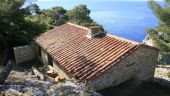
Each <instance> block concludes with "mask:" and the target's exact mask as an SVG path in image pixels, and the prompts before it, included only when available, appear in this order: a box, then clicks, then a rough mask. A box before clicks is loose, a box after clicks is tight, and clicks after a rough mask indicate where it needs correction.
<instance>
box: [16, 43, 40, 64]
mask: <svg viewBox="0 0 170 96" xmlns="http://www.w3.org/2000/svg"><path fill="white" fill-rule="evenodd" d="M37 50H38V48H37V47H36V46H35V45H30V46H29V45H26V46H18V47H14V56H15V61H16V64H20V63H24V62H27V61H30V60H33V59H35V58H36V56H37Z"/></svg>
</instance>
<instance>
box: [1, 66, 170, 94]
mask: <svg viewBox="0 0 170 96" xmlns="http://www.w3.org/2000/svg"><path fill="white" fill-rule="evenodd" d="M39 71H40V72H42V67H39ZM49 72H50V71H49ZM168 72H170V66H157V68H156V70H155V79H154V81H155V82H157V83H159V84H163V85H165V86H167V85H168V86H169V85H170V84H169V83H170V78H169V77H168V76H167V73H168ZM42 73H43V72H42ZM53 75H54V74H53ZM44 76H45V79H44V80H40V78H38V77H37V75H35V74H34V72H33V70H32V69H31V68H23V67H17V66H16V67H14V69H13V70H12V71H11V73H10V75H9V76H8V78H7V80H6V81H5V84H3V85H0V96H101V95H100V94H99V93H96V92H93V91H88V90H86V89H85V88H84V87H83V86H82V85H80V84H78V83H75V82H74V81H68V80H64V79H62V81H61V80H59V78H61V77H58V78H57V80H56V78H52V77H49V76H47V75H44ZM55 77H56V76H55ZM157 83H156V84H155V83H145V84H144V85H140V86H138V87H135V88H134V87H133V88H131V87H125V86H127V84H122V85H120V86H117V87H114V88H109V89H106V90H103V91H99V92H100V93H101V94H102V95H103V96H113V94H114V95H115V94H117V95H115V96H152V95H146V94H144V95H141V94H143V92H141V90H144V91H145V92H144V93H147V91H148V94H153V93H154V92H155V90H156V95H155V94H154V96H170V94H169V92H166V91H165V90H166V89H167V88H165V90H162V89H163V88H164V87H163V88H162V86H158V85H157ZM128 86H129V85H128ZM146 88H148V89H147V90H145V89H146ZM155 88H157V89H155ZM119 89H120V90H119ZM137 89H139V90H137ZM149 90H150V91H149ZM157 90H158V91H157ZM160 90H161V92H159V91H160ZM152 91H153V92H152ZM135 92H141V93H140V95H139V94H138V95H136V94H135ZM120 93H121V94H120ZM159 93H161V94H160V95H159ZM127 94H130V95H127ZM132 94H134V95H132Z"/></svg>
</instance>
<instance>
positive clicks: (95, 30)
mask: <svg viewBox="0 0 170 96" xmlns="http://www.w3.org/2000/svg"><path fill="white" fill-rule="evenodd" d="M100 33H101V31H100V26H92V27H89V28H88V33H87V35H86V37H87V38H93V37H95V36H97V35H99V34H100Z"/></svg>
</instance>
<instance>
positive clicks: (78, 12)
mask: <svg viewBox="0 0 170 96" xmlns="http://www.w3.org/2000/svg"><path fill="white" fill-rule="evenodd" d="M66 15H67V16H68V18H69V22H72V23H75V24H78V25H82V26H86V27H90V26H100V28H101V31H103V32H104V28H103V27H102V26H101V25H99V24H97V23H96V22H95V21H94V20H93V19H92V18H91V17H90V9H88V8H87V6H86V5H83V4H80V5H78V6H75V7H74V8H73V9H71V10H69V11H67V13H66Z"/></svg>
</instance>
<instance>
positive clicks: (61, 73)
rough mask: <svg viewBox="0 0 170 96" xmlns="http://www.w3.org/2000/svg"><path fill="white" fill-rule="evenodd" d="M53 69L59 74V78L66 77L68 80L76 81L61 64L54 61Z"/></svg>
mask: <svg viewBox="0 0 170 96" xmlns="http://www.w3.org/2000/svg"><path fill="white" fill-rule="evenodd" d="M53 68H54V71H55V72H57V73H58V75H59V76H64V77H65V78H66V79H67V80H71V79H74V78H73V76H72V75H71V74H69V73H68V72H66V71H65V69H64V68H63V67H61V66H60V65H59V63H58V62H56V61H55V60H53Z"/></svg>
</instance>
